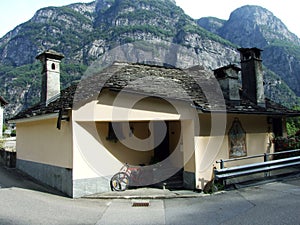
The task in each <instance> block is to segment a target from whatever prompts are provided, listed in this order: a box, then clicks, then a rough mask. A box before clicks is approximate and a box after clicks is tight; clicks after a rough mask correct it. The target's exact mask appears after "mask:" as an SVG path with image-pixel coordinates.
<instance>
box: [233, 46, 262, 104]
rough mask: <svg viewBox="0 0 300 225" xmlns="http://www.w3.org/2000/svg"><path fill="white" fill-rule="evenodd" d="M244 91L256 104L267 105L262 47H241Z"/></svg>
mask: <svg viewBox="0 0 300 225" xmlns="http://www.w3.org/2000/svg"><path fill="white" fill-rule="evenodd" d="M238 50H239V52H240V57H241V67H242V88H243V93H244V94H245V95H246V96H247V97H248V98H249V99H250V100H251V101H253V102H254V103H255V104H257V105H259V106H262V107H265V94H264V81H263V69H262V60H261V51H262V50H261V49H258V48H239V49H238Z"/></svg>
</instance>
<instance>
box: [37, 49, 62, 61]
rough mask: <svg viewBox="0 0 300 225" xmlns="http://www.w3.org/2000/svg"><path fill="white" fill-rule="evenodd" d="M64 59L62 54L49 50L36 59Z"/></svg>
mask: <svg viewBox="0 0 300 225" xmlns="http://www.w3.org/2000/svg"><path fill="white" fill-rule="evenodd" d="M64 57H65V56H64V55H63V54H62V53H59V52H56V51H54V50H52V49H48V50H46V51H43V52H42V53H40V54H39V55H38V56H36V59H39V60H42V59H46V58H50V59H57V60H61V59H63V58H64Z"/></svg>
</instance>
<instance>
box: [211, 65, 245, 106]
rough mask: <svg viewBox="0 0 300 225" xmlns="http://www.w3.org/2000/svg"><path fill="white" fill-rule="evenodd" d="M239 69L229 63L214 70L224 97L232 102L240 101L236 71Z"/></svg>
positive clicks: (237, 103)
mask: <svg viewBox="0 0 300 225" xmlns="http://www.w3.org/2000/svg"><path fill="white" fill-rule="evenodd" d="M240 70H241V69H240V68H239V67H237V66H236V65H233V64H230V65H228V66H224V67H221V68H218V69H216V70H214V75H215V77H216V78H217V80H218V81H219V84H220V86H221V89H222V91H223V95H224V97H225V99H227V100H229V101H231V102H232V103H233V104H236V105H239V103H240V93H239V89H240V85H239V77H238V73H239V71H240Z"/></svg>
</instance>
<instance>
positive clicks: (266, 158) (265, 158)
mask: <svg viewBox="0 0 300 225" xmlns="http://www.w3.org/2000/svg"><path fill="white" fill-rule="evenodd" d="M268 161H269V154H268V153H264V162H268ZM268 176H270V170H269V171H267V172H265V177H268Z"/></svg>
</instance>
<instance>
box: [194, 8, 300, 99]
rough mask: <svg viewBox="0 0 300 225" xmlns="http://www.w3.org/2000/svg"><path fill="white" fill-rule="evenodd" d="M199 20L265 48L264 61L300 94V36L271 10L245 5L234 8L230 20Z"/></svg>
mask: <svg viewBox="0 0 300 225" xmlns="http://www.w3.org/2000/svg"><path fill="white" fill-rule="evenodd" d="M197 22H198V24H199V25H200V26H202V27H204V28H205V29H208V30H210V31H211V32H213V33H215V34H218V35H220V36H221V37H223V38H225V39H227V40H229V41H231V42H232V43H234V44H236V45H239V46H242V47H253V46H255V47H258V48H260V49H262V50H263V53H262V58H263V63H264V65H265V66H266V67H267V68H268V69H269V70H270V71H272V72H273V73H275V74H277V75H278V76H279V78H280V79H282V80H283V81H284V82H286V83H287V85H288V86H289V87H290V88H291V89H292V90H293V91H294V92H295V93H296V94H297V95H298V96H300V75H299V74H300V39H299V38H298V37H297V36H296V35H295V34H293V33H291V32H290V31H289V30H288V29H287V27H286V26H285V24H283V23H282V21H281V20H280V19H278V18H277V17H276V16H274V15H273V13H272V12H270V11H268V10H267V9H265V8H262V7H259V6H250V5H246V6H243V7H241V8H238V9H236V10H235V11H233V12H232V13H231V15H230V18H229V20H228V21H220V20H219V19H217V18H201V19H199V20H198V21H197Z"/></svg>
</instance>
